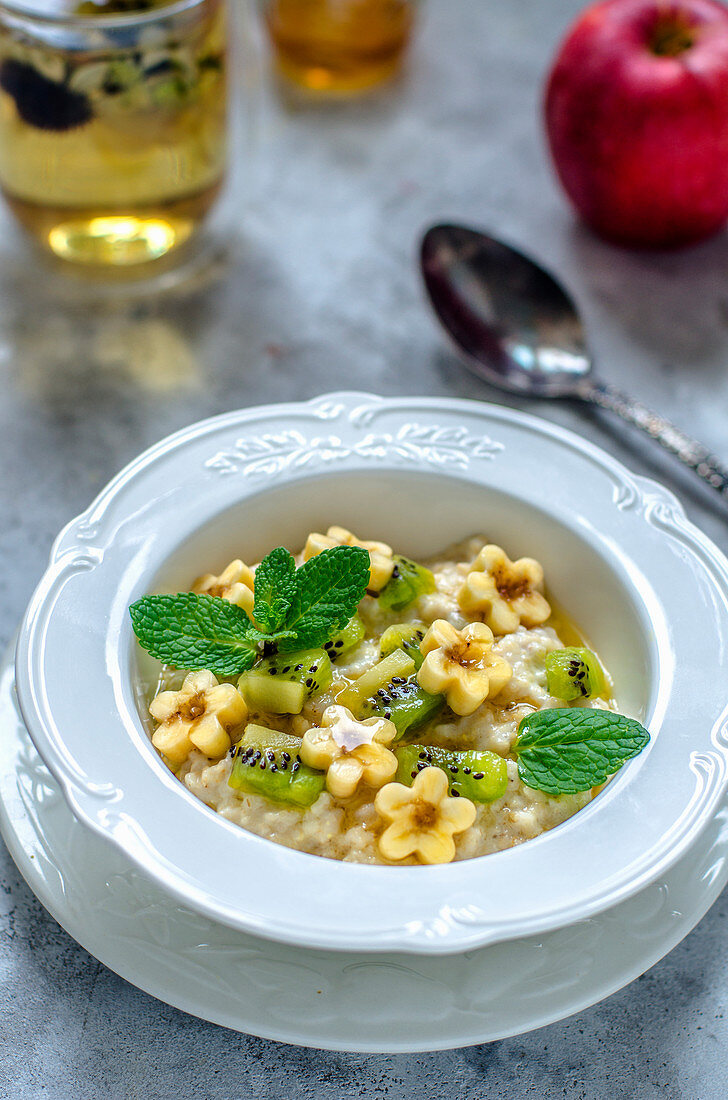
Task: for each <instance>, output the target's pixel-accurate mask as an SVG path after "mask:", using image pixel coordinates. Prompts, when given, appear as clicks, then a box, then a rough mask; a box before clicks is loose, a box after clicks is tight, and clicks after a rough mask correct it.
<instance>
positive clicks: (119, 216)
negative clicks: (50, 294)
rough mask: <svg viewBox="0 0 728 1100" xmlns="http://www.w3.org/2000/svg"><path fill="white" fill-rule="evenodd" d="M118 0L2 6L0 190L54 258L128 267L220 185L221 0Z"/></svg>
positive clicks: (172, 242) (157, 250)
mask: <svg viewBox="0 0 728 1100" xmlns="http://www.w3.org/2000/svg"><path fill="white" fill-rule="evenodd" d="M121 6H122V5H121V4H120V3H119V0H116V3H115V10H114V8H111V12H112V14H108V11H109V9H108V8H107V9H106V12H107V13H106V14H105V9H104V7H100V8H97V7H96V5H95V4H94V3H92V2H90V0H86V2H84V3H81V4H80V5H79V6H78V7H76V8H75V12H74V14H72V15H65V14H46V13H39V12H36V11H33V12H32V13H31V12H29V11H27V10H24V9H21V8H15V7H11V6H9V5H7V4H4V3H1V2H0V186H1V187H2V191H3V194H4V197H5V199H6V201H7V202H8V204H9V205H10V207H11V209H12V210H13V212H14V213H15V215H16V217H17V218H18V219H19V221H20V222H22V224H23V225H24V226H25V227H26V228H27V229H29V230H30V232H31V233H32V234H33V235H34V237H35V238H36V240H37V241H38V242H39V243H40V244H41V245H42V246H43V247H44V248H46V249H48V250H50V251H51V252H53V253H54V254H55V255H56V256H59V257H61V258H62V259H65V260H71V261H75V262H77V263H84V264H93V265H99V266H101V267H104V266H109V265H112V266H115V267H127V268H129V267H133V265H138V264H145V263H148V262H149V261H152V260H157V259H159V258H161V257H162V256H165V255H167V254H168V253H170V252H171V251H173V250H174V249H176V248H178V247H179V246H181V245H182V244H184V243H185V242H187V241H188V240H190V238H191V237H192V236H193V235H194V233H195V232H196V230H197V228H198V227H199V225H200V223H201V222H202V220H203V219H204V217H205V215H206V214H207V212H208V211H209V209H210V207H211V206H212V204H213V203H214V201H215V198H216V196H217V194H218V191H219V190H220V187H221V183H222V180H223V176H224V172H225V165H226V144H227V142H226V137H227V126H226V114H227V92H226V77H225V8H224V0H182V2H181V3H176V4H171V5H169V6H167V7H163V6H162V7H160V6H157V7H156V8H155V9H154V10H152V11H149V10H147V11H134V10H133V9H134V6H135V5H134V3H133V2H130V3H129V5H128V13H127V14H123V13H122V14H119V8H120V7H121ZM140 6H141V3H140Z"/></svg>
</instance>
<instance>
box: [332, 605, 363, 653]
mask: <svg viewBox="0 0 728 1100" xmlns="http://www.w3.org/2000/svg"><path fill="white" fill-rule="evenodd" d="M365 634H366V627H365V626H364V623H363V622H362V621H361V616H360V615H359V613H358V612H355V613H354V616H353V618H351V619H349V622H348V623H347V624H346V626H345V627H344V629H343V630H340V631H339V632H338V634H334V636H333V637H332V638H329V640H328V642H324V649H325V650H326V652H327V653H328V655H329V657H330V658H331V660H332V661H335V660H336V658H337V657H341V655H342V653H348V652H349V650H350V649H355V648H356V647H357V646H358V645H359V642H361V641H363V639H364V635H365Z"/></svg>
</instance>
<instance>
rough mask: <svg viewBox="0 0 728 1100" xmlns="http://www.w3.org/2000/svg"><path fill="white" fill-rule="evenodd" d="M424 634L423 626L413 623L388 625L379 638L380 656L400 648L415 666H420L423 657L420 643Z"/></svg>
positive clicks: (385, 655) (387, 654)
mask: <svg viewBox="0 0 728 1100" xmlns="http://www.w3.org/2000/svg"><path fill="white" fill-rule="evenodd" d="M424 636H425V628H424V627H423V626H416V625H415V624H414V623H396V624H395V625H394V626H388V627H387V629H386V630H385V631H384V634H382V637H381V638H380V640H379V652H380V654H381V656H382V657H388V656H389V654H390V653H394V651H395V649H402V650H404V652H405V653H406V654H407V656H408V657H411V658H412V660H413V661H414V663H415V668H416V669H417V668H420V666H421V665H422V662H423V661H424V659H425V658H424V657H423V655H422V653H421V651H420V643H421V642H422V640H423V638H424Z"/></svg>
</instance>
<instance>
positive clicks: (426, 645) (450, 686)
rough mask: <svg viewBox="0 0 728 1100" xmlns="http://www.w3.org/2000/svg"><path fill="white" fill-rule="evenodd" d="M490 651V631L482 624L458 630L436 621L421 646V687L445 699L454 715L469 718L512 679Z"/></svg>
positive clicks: (499, 660)
mask: <svg viewBox="0 0 728 1100" xmlns="http://www.w3.org/2000/svg"><path fill="white" fill-rule="evenodd" d="M492 650H493V631H492V630H491V629H490V627H488V626H486V625H485V623H470V625H469V626H466V627H465V629H464V630H458V629H457V628H456V627H454V626H453V625H452V623H449V622H448V621H447V619H435V621H434V623H433V624H432V626H431V627H430V628H429V630H428V631H427V633H426V634H425V636H424V638H423V639H422V642H421V644H420V651H421V652H422V653H424V654H425V659H424V661H423V662H422V667H421V668H420V669H419V671H418V673H417V680H418V681H419V684H420V687H423V688H424V689H425V691H429V692H431V694H433V695H437V694H439V693H442V694H444V695H446V696H447V702H448V706H449V707H450V708H451V709H452V710H454V711H455V713H456V714H463V715H465V714H472V713H473V711H474V710H477V708H478V707H479V706H480V704H481V703H483V702H484V701H485V700H486V699H487V698H488V696H492V695H497V694H498V692H499V691H500V690H501V688H503V687H505V685H506V684H507V683H508V681H509V680H510V678H511V675H512V669H511V666H510V665H509V664H508V662H507V661H504V660H503V658H502V657H498V656H496V655H495V654H494V653H493V652H492Z"/></svg>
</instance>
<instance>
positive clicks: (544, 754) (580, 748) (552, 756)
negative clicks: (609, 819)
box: [512, 707, 650, 795]
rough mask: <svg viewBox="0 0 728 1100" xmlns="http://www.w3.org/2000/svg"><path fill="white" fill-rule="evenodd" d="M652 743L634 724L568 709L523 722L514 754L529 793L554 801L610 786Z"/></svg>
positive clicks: (604, 714)
mask: <svg viewBox="0 0 728 1100" xmlns="http://www.w3.org/2000/svg"><path fill="white" fill-rule="evenodd" d="M649 739H650V735H649V733H648V732H647V730H646V729H645V728H644V726H641V725H640V723H639V722H637V721H635V719H634V718H625V716H624V715H623V714H615V712H614V711H611V710H591V709H589V708H587V707H565V708H558V709H553V710H539V711H536V712H535V713H534V714H529V715H527V716H526V717H525V718H523V719H522V720H521V723H520V725H519V727H518V738H517V740H516V743H515V745H514V746H513V750H512V751H513V753H514V755H515V756H516V758H517V760H518V774H519V775H520V777H521V781H522V782H523V783H525V784H526V786H527V787H532V788H534V789H535V790H538V791H545V793H546V794H551V795H559V794H576V793H577V792H579V791H588V790H589V789H590V788H591V787H597V786H599V785H600V784H601V783H606V781H607V779H608V778H609V776H610V775H613V774H614V772H616V771H618V770H619V769H620V768H621V767H622V765H623V764H624V763H625V762H626V761H627V760H630V759H631V758H632V757H633V756H637V754H638V753H640V752H642V749H643V748H644V747H645V745H646V744H647V743H648V741H649Z"/></svg>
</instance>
